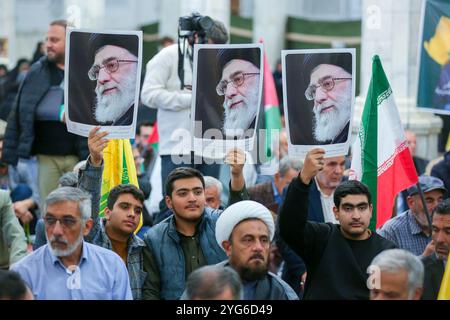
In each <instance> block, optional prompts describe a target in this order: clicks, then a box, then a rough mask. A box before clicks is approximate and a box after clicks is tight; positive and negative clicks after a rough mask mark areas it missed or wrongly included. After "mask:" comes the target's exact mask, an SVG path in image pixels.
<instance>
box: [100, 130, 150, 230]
mask: <svg viewBox="0 0 450 320" xmlns="http://www.w3.org/2000/svg"><path fill="white" fill-rule="evenodd" d="M103 160H104V162H105V167H104V170H103V176H102V195H101V198H100V213H99V216H100V217H103V216H104V215H105V208H106V206H107V200H108V195H109V191H110V190H111V189H112V188H114V187H115V186H117V185H119V184H133V185H135V186H136V187H138V188H139V184H138V179H137V174H136V166H135V164H134V157H133V151H132V149H131V143H130V140H128V139H115V140H109V142H108V146H107V147H106V148H105V150H103ZM141 226H142V215H141V218H140V221H139V225H138V227H137V229H136V231H135V233H136V232H138V231H139V229H140V228H141Z"/></svg>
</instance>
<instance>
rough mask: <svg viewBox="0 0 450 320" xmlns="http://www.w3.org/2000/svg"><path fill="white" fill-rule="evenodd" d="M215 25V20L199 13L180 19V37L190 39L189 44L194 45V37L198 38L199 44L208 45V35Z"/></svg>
mask: <svg viewBox="0 0 450 320" xmlns="http://www.w3.org/2000/svg"><path fill="white" fill-rule="evenodd" d="M213 25H214V22H213V20H212V19H211V18H210V17H208V16H202V15H200V14H199V13H197V12H194V13H192V14H191V15H190V16H184V17H180V19H179V22H178V36H179V37H180V38H188V41H189V44H191V45H193V44H194V35H195V34H197V36H198V40H199V41H198V43H206V42H207V39H206V33H207V31H209V30H210V29H211V28H212V27H213Z"/></svg>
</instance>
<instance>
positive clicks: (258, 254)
mask: <svg viewBox="0 0 450 320" xmlns="http://www.w3.org/2000/svg"><path fill="white" fill-rule="evenodd" d="M274 233H275V224H274V221H273V217H272V215H271V213H270V211H269V209H267V208H266V207H264V206H263V205H262V204H260V203H258V202H255V201H251V200H249V201H241V202H238V203H235V204H233V205H232V206H230V207H228V208H227V209H225V211H224V212H223V213H222V214H221V216H220V217H219V219H218V220H217V223H216V239H217V243H218V244H219V245H220V246H221V247H222V248H223V250H225V252H226V254H227V256H228V260H226V261H223V262H221V263H219V265H222V266H230V267H232V268H233V269H234V270H236V271H237V273H238V274H239V276H240V277H241V279H242V282H243V286H244V300H298V296H297V294H296V293H295V292H294V290H293V289H292V288H291V287H289V285H288V284H287V283H286V282H284V281H283V280H281V278H280V277H278V276H277V275H275V274H273V273H272V272H270V271H269V254H270V246H271V241H272V239H273V236H274Z"/></svg>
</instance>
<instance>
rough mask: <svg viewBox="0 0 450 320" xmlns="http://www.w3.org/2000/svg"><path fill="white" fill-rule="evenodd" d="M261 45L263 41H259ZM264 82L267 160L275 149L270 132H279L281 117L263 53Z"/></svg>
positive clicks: (275, 90) (273, 82)
mask: <svg viewBox="0 0 450 320" xmlns="http://www.w3.org/2000/svg"><path fill="white" fill-rule="evenodd" d="M260 42H261V43H262V42H263V40H262V39H261V40H260ZM263 79H264V82H263V88H264V91H263V94H264V95H263V99H264V100H263V101H264V118H265V129H266V141H265V142H266V143H265V154H266V157H267V159H271V158H272V157H273V148H274V147H275V143H274V142H275V141H272V140H273V139H272V135H271V133H272V130H278V133H279V130H281V115H280V108H279V104H278V97H277V89H276V88H275V81H274V80H273V75H272V71H271V70H270V67H269V62H268V61H267V56H266V54H265V52H264V77H263Z"/></svg>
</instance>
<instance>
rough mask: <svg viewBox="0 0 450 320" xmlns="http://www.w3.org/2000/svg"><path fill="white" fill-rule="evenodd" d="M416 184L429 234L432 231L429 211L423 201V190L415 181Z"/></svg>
mask: <svg viewBox="0 0 450 320" xmlns="http://www.w3.org/2000/svg"><path fill="white" fill-rule="evenodd" d="M416 186H417V189H418V190H419V195H420V199H421V200H422V206H423V211H425V215H426V217H427V221H428V227H429V228H430V235H431V232H432V231H433V224H432V222H431V216H430V213H429V212H428V207H427V203H426V202H425V197H424V195H423V190H422V188H421V187H420V183H419V182H417V184H416Z"/></svg>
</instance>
